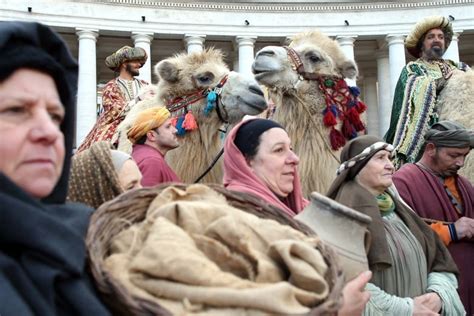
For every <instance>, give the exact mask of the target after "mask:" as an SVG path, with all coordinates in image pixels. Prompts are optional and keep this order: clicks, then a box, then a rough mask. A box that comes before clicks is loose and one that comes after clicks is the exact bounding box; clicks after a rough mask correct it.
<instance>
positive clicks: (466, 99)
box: [437, 69, 474, 183]
mask: <svg viewBox="0 0 474 316" xmlns="http://www.w3.org/2000/svg"><path fill="white" fill-rule="evenodd" d="M473 95H474V71H473V70H471V69H468V70H467V71H466V72H464V71H461V70H455V71H453V74H452V75H451V78H450V79H449V80H448V81H447V82H446V86H445V87H444V88H443V90H441V92H440V94H439V96H438V99H437V106H438V111H439V119H440V120H450V121H456V122H458V123H461V124H462V125H464V127H466V128H468V129H471V130H472V132H473V133H474V103H473V102H472V96H473ZM459 173H460V174H461V175H463V176H465V177H466V178H468V179H469V181H471V182H473V183H474V157H473V154H472V153H470V154H469V155H468V156H467V157H466V160H465V162H464V167H462V168H461V169H460V170H459Z"/></svg>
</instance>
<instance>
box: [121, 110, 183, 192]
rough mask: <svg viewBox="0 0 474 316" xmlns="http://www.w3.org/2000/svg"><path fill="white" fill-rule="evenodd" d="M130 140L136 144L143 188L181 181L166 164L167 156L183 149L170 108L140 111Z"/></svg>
mask: <svg viewBox="0 0 474 316" xmlns="http://www.w3.org/2000/svg"><path fill="white" fill-rule="evenodd" d="M127 137H128V139H129V140H130V142H132V144H133V149H132V158H133V160H135V162H136V163H137V165H138V168H139V169H140V172H141V173H142V175H143V177H142V181H141V184H142V186H144V187H151V186H155V185H157V184H160V183H166V182H181V180H180V179H179V177H178V176H177V175H176V173H175V172H174V171H173V169H171V168H170V166H169V165H168V164H167V163H166V161H165V155H166V153H167V152H168V151H170V150H172V149H175V148H177V147H178V146H179V142H178V138H177V137H176V127H174V125H173V124H172V121H171V118H170V112H169V111H168V109H167V108H166V107H164V106H156V107H153V108H151V109H148V110H144V111H142V112H140V113H139V114H138V116H137V118H136V119H135V121H134V122H133V126H132V127H131V128H130V129H129V130H128V131H127Z"/></svg>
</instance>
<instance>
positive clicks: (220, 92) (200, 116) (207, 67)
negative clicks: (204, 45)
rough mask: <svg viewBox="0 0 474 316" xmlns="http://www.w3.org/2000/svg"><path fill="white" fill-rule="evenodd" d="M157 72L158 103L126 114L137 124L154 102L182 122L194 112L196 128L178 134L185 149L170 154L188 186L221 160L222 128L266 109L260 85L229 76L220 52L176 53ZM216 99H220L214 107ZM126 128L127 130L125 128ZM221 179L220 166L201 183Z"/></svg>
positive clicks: (215, 167)
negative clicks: (138, 117)
mask: <svg viewBox="0 0 474 316" xmlns="http://www.w3.org/2000/svg"><path fill="white" fill-rule="evenodd" d="M154 72H155V74H156V75H157V77H158V84H157V95H156V99H155V102H152V101H149V102H143V104H142V105H140V104H137V106H136V107H134V108H132V110H131V111H130V113H129V114H128V115H127V118H128V116H130V121H128V120H127V118H126V120H127V121H128V122H131V121H133V117H134V116H136V114H137V113H138V112H139V111H141V110H144V109H145V108H149V107H151V106H153V103H154V104H155V106H156V105H161V106H167V107H168V109H169V110H170V112H171V114H172V117H173V118H174V119H175V120H176V121H178V122H179V120H180V118H183V117H187V114H191V113H192V117H193V118H194V119H195V122H196V124H197V125H196V126H192V127H190V129H189V130H186V128H182V129H179V128H178V134H179V133H180V132H181V133H183V134H182V135H181V137H182V142H181V145H180V146H179V147H178V148H176V149H173V150H171V151H169V152H168V153H167V155H166V160H167V162H168V163H169V165H170V166H171V168H172V169H173V170H174V171H175V172H176V174H177V175H178V176H179V177H180V178H181V180H182V181H183V182H185V183H190V182H193V181H195V180H196V179H197V178H198V177H199V176H200V175H201V174H202V173H203V172H204V171H205V170H206V168H207V167H208V166H209V165H210V164H211V162H212V161H213V160H214V158H216V156H217V154H218V153H219V151H220V149H221V148H222V140H223V137H224V136H225V134H224V132H223V130H222V127H223V126H226V127H227V129H228V128H230V126H232V125H234V124H236V123H237V122H239V121H240V120H241V119H242V118H243V117H244V116H245V115H258V114H259V113H261V112H262V111H264V110H265V109H266V107H267V104H266V100H265V98H264V95H263V92H262V90H261V89H260V87H259V85H258V84H257V82H256V81H255V80H254V79H253V78H247V77H244V76H243V75H240V74H239V73H236V72H230V71H229V69H228V67H227V66H226V64H225V63H224V61H223V54H222V52H221V51H220V50H217V49H213V48H208V49H206V50H205V51H203V52H196V53H191V54H187V53H181V54H177V55H175V56H173V57H169V58H167V59H165V60H162V61H161V62H159V63H157V64H156V65H155V66H154ZM214 92H216V94H214ZM212 97H216V100H215V102H212V100H211V99H212ZM208 104H209V105H210V106H209V107H208ZM191 121H193V120H191ZM124 122H125V120H124ZM178 125H179V124H178ZM191 125H194V124H191ZM122 127H123V130H126V129H127V126H125V124H124V126H121V127H120V128H122ZM193 127H196V128H194V129H193ZM128 128H129V127H128ZM119 146H120V145H119ZM128 146H130V145H128ZM222 176H223V171H222V166H221V163H218V164H216V165H215V166H214V167H213V168H212V169H211V170H210V172H209V173H208V174H207V175H206V176H205V177H204V178H203V179H202V182H206V183H222Z"/></svg>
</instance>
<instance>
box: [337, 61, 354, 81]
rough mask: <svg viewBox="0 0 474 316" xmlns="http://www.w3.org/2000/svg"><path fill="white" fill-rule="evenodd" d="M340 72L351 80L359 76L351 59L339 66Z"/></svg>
mask: <svg viewBox="0 0 474 316" xmlns="http://www.w3.org/2000/svg"><path fill="white" fill-rule="evenodd" d="M339 71H340V72H341V74H342V75H343V76H344V78H349V79H355V78H356V77H357V75H358V74H359V70H358V69H357V65H356V63H355V62H354V61H353V60H350V59H346V60H344V61H343V62H342V63H341V64H339Z"/></svg>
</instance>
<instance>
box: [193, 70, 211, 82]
mask: <svg viewBox="0 0 474 316" xmlns="http://www.w3.org/2000/svg"><path fill="white" fill-rule="evenodd" d="M196 79H197V81H198V82H199V83H200V84H210V83H212V81H213V80H214V75H213V74H212V73H210V72H205V73H203V74H200V75H197V76H196Z"/></svg>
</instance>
